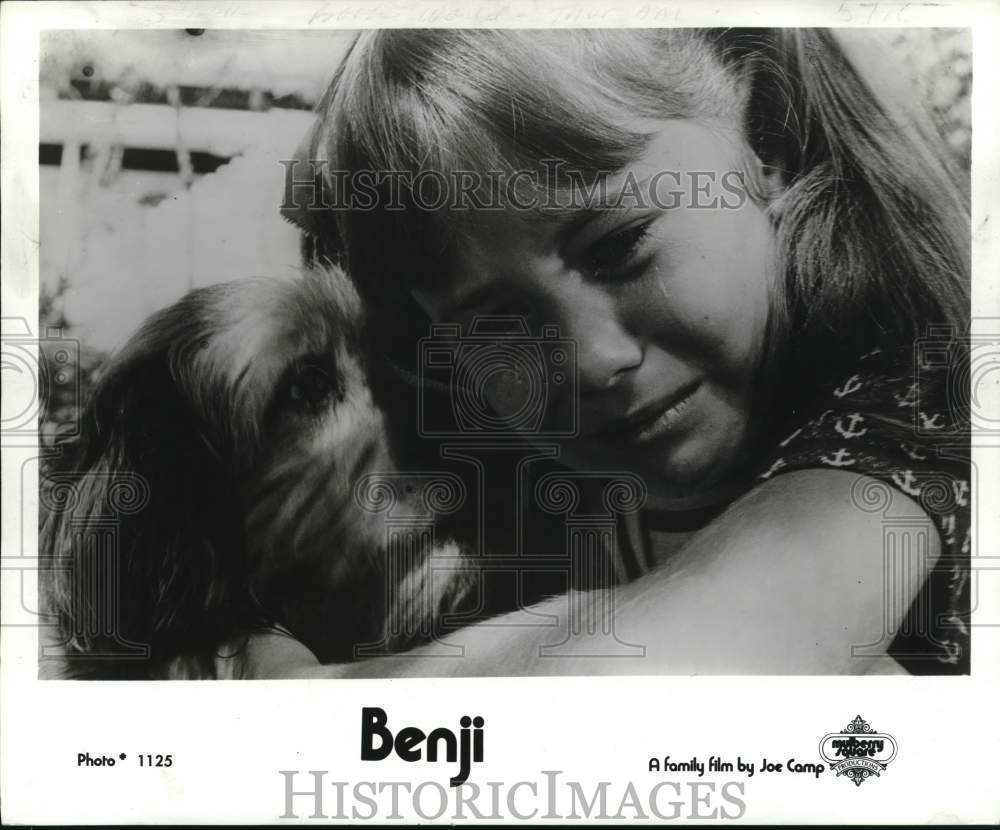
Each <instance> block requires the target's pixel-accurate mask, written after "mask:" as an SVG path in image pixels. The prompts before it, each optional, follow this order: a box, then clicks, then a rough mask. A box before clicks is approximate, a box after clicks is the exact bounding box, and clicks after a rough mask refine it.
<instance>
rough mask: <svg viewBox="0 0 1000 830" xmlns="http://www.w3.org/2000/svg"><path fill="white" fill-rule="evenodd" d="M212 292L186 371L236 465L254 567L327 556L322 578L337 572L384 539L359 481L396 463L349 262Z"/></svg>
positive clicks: (208, 432)
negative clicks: (363, 505) (375, 391)
mask: <svg viewBox="0 0 1000 830" xmlns="http://www.w3.org/2000/svg"><path fill="white" fill-rule="evenodd" d="M204 300H205V302H201V303H200V304H201V306H202V307H201V313H202V315H203V319H204V325H203V326H202V329H203V330H202V332H201V333H200V335H199V337H198V338H197V339H196V340H195V341H194V342H189V343H187V344H185V345H184V347H183V348H182V349H178V350H177V358H176V361H175V372H176V374H177V376H178V377H182V378H183V380H182V381H181V382H180V384H179V385H180V387H181V388H183V389H185V390H187V391H188V393H189V394H190V395H191V400H192V405H193V408H194V410H195V415H196V417H197V418H198V419H200V421H201V422H202V423H203V424H204V426H205V438H206V440H207V441H208V442H210V443H211V444H213V445H214V446H213V449H214V451H216V452H217V453H219V455H220V456H221V457H222V458H223V459H224V463H225V464H226V466H228V467H229V468H230V469H232V470H233V471H234V473H235V474H236V475H235V478H236V482H235V483H236V485H237V487H238V488H239V493H240V497H241V499H242V501H243V503H244V505H245V515H246V520H247V523H246V531H247V545H248V552H249V554H250V557H251V564H252V566H253V568H254V571H255V575H256V576H258V577H259V578H260V579H262V580H267V579H270V578H271V577H272V576H273V575H274V574H276V573H281V572H285V571H290V570H293V569H295V568H298V567H301V566H303V565H308V567H310V568H314V567H315V563H316V562H318V561H320V562H322V568H323V569H324V572H323V573H322V574H321V573H314V577H317V578H319V577H322V578H324V579H325V580H327V582H328V584H329V583H333V582H336V581H338V580H339V579H341V578H342V577H343V576H344V575H345V572H348V571H354V570H356V568H357V563H356V562H355V561H353V560H354V559H355V558H356V557H357V556H358V555H361V554H363V553H365V550H364V549H365V548H366V547H367V546H371V545H377V544H378V543H379V541H380V540H381V538H382V537H383V529H382V525H381V523H380V522H379V521H377V517H376V515H375V514H373V513H369V512H366V511H364V510H361V509H360V507H359V505H358V503H357V494H356V488H357V485H358V483H359V482H360V481H361V480H362V478H364V477H365V476H366V475H368V474H371V473H388V472H391V471H392V470H393V469H394V465H393V461H392V458H391V456H390V452H389V441H388V436H387V434H386V428H385V422H384V418H383V413H382V411H381V409H380V408H378V407H377V406H376V404H375V401H374V400H373V397H372V390H371V384H370V383H369V377H368V366H367V359H366V341H365V337H364V331H363V325H364V320H363V315H362V312H361V306H360V301H359V300H358V297H357V295H356V293H355V292H354V290H353V288H352V287H351V285H350V283H349V282H348V281H347V279H346V278H345V277H344V276H343V275H342V274H340V273H339V272H320V273H309V274H307V275H305V276H304V277H303V278H302V279H300V280H298V281H295V282H278V281H270V280H245V281H241V282H236V283H230V284H228V285H226V286H223V287H221V288H220V289H219V290H218V291H217V292H215V293H213V294H210V295H208V296H206V297H205V298H204ZM321 552H325V554H326V555H323V556H320V555H319V554H320V553H321Z"/></svg>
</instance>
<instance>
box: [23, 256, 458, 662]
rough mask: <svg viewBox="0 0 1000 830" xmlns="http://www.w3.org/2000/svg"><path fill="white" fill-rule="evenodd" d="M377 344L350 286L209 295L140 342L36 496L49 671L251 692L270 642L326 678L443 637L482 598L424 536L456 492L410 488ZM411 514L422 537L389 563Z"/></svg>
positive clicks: (450, 547) (291, 286) (309, 278)
mask: <svg viewBox="0 0 1000 830" xmlns="http://www.w3.org/2000/svg"><path fill="white" fill-rule="evenodd" d="M368 342H369V340H368V338H367V336H366V331H365V321H364V316H363V314H362V308H361V302H360V300H359V298H358V296H357V294H356V293H355V291H354V289H353V287H352V286H351V284H350V282H349V281H348V279H347V278H346V277H345V276H344V275H343V274H342V273H340V272H339V271H336V270H327V271H316V272H309V273H307V274H305V275H304V276H303V277H302V278H300V279H298V280H295V281H292V282H283V281H277V280H268V279H252V280H241V281H237V282H233V283H227V284H222V285H216V286H212V287H209V288H203V289H198V290H195V291H192V292H191V293H189V294H188V295H187V296H185V297H184V298H183V299H181V300H180V301H179V302H177V303H176V304H175V305H173V306H171V307H170V308H167V309H166V310H164V311H161V312H160V313H158V314H156V315H154V316H153V317H151V318H150V319H149V320H148V321H147V322H146V323H145V324H144V325H143V327H142V328H141V329H140V331H139V332H138V333H137V334H136V335H135V336H134V337H133V338H132V339H131V340H130V341H129V342H128V344H127V345H125V346H124V348H123V349H122V350H121V351H120V353H118V354H117V355H116V356H114V357H113V358H112V359H111V361H110V362H109V363H108V365H107V366H106V367H105V369H104V372H103V375H102V377H101V379H100V381H99V383H98V385H97V388H96V390H95V392H94V395H93V397H92V400H91V401H90V402H89V405H88V407H87V409H86V411H85V413H84V416H83V420H82V424H81V429H80V438H79V440H77V441H76V442H75V444H73V445H71V446H68V447H66V448H65V449H64V451H63V456H62V458H60V460H59V461H58V463H57V464H56V465H55V467H54V469H53V470H52V471H50V472H48V473H46V474H45V475H43V477H42V490H41V502H42V511H41V512H42V526H41V552H42V556H43V559H44V560H45V561H46V562H47V566H46V568H45V570H44V572H43V583H42V584H43V591H42V597H43V610H44V611H46V612H47V613H48V614H50V615H52V618H53V619H54V620H55V622H56V625H55V628H54V631H55V634H56V636H55V641H53V642H52V643H50V644H49V646H48V647H47V648H46V650H45V654H50V655H51V654H54V655H56V658H57V659H56V665H57V666H58V670H57V671H53V670H52V669H51V668H50V669H49V671H48V673H49V674H58V675H61V676H67V675H68V676H76V677H104V678H165V677H215V676H218V675H219V674H220V673H224V674H225V675H226V676H232V675H233V674H235V675H236V676H239V675H240V669H239V667H238V666H239V659H240V653H241V652H240V645H241V643H243V642H245V639H246V637H247V636H248V635H249V634H250V633H252V632H254V631H259V630H265V629H278V630H284V631H286V632H288V633H290V634H291V635H292V636H294V637H295V638H297V639H298V640H300V641H301V642H302V643H304V644H305V645H306V646H308V647H309V648H310V649H311V650H312V651H313V653H314V654H315V655H316V656H317V657H318V658H319V659H320V660H322V661H324V662H341V661H346V660H351V659H355V658H356V657H357V656H358V655H359V651H358V646H359V645H363V644H368V645H369V649H368V653H378V652H391V651H398V650H402V649H405V648H406V647H408V646H410V645H412V644H414V643H416V642H418V641H420V640H422V639H427V638H428V637H431V636H434V631H435V627H434V621H435V620H437V621H440V620H441V619H443V618H444V616H446V614H447V613H448V612H449V611H453V610H454V609H455V608H456V607H457V604H458V600H459V598H460V597H467V596H468V595H469V589H470V587H471V585H472V582H471V578H470V577H469V576H468V570H467V569H466V568H464V566H463V564H462V562H463V560H462V557H461V556H460V555H459V552H458V548H457V547H456V546H455V545H454V544H446V545H437V544H436V543H435V542H433V541H432V537H433V535H434V534H433V532H430V531H428V518H427V517H428V515H432V514H433V512H434V510H435V509H444V510H447V509H450V508H449V506H448V505H449V504H450V503H451V502H453V501H454V499H452V498H451V496H452V495H454V494H453V493H452V494H448V493H445V494H444V496H443V497H442V493H441V488H442V487H444V489H445V490H447V489H448V488H449V487H450V486H451V485H452V484H453V483H454V482H453V481H452V480H451V479H449V477H448V474H447V473H444V474H442V475H440V476H438V477H437V478H436V479H434V481H432V482H431V484H430V485H428V476H426V475H424V476H420V475H414V476H412V477H411V478H409V479H408V478H407V477H406V476H405V475H404V474H399V473H397V472H396V466H395V464H394V460H393V451H392V448H391V447H390V442H389V440H388V438H387V429H386V420H385V417H384V408H383V407H381V406H379V405H378V403H377V400H376V396H375V395H374V393H373V386H372V383H371V382H370V371H369V368H368V367H369V361H368V359H367V354H366V352H367V348H368V347H367V346H366V344H367V343H368ZM430 478H434V477H433V476H431V477H430ZM435 487H436V488H437V491H436V492H435V491H434V488H435ZM429 488H430V489H429ZM400 516H403V517H404V519H405V517H406V516H410V517H413V522H411V524H412V525H413V526H414V527H416V528H418V531H417V533H416V535H415V536H414V535H412V534H411V536H410V537H408V538H407V539H404V540H403V541H402V542H401V543H399V544H396V545H393V544H389V543H388V542H387V540H388V539H389V537H388V535H387V533H388V532H389V530H390V528H389V524H390V522H387V517H391V518H392V520H393V521H395V522H396V524H397V525H398V523H399V517H400ZM431 521H432V520H431ZM404 524H405V521H404ZM414 539H416V542H414V541H413V540H414ZM220 660H223V661H227V662H226V666H227V668H225V669H220V668H219V666H220V663H219V661H220ZM228 661H236V663H235V665H237V669H236V670H235V672H234V671H233V665H234V663H232V662H228ZM42 662H43V674H45V673H46V670H45V668H44V666H45V662H46V661H45V660H43V661H42Z"/></svg>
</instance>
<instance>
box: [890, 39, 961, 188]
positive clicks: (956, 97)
mask: <svg viewBox="0 0 1000 830" xmlns="http://www.w3.org/2000/svg"><path fill="white" fill-rule="evenodd" d="M895 45H896V46H897V48H898V49H899V50H900V53H901V55H902V58H903V62H904V64H905V65H906V67H907V68H908V69H909V71H910V73H911V75H912V77H913V80H914V83H916V84H917V87H918V89H917V94H918V97H919V98H921V99H923V100H924V101H925V103H926V105H927V108H928V109H929V110H930V113H931V117H932V118H933V119H934V121H935V122H936V124H937V127H938V129H939V130H940V131H941V134H942V136H943V137H944V140H945V141H946V142H947V144H948V147H949V148H950V149H951V151H952V153H954V157H955V161H956V162H957V163H958V165H959V166H960V168H961V169H964V170H968V169H969V167H970V164H971V153H972V36H971V34H970V33H969V31H968V30H967V29H913V30H906V31H902V32H900V33H899V34H898V35H897V36H896V38H895Z"/></svg>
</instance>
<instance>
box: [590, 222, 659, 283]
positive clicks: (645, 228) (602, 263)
mask: <svg viewBox="0 0 1000 830" xmlns="http://www.w3.org/2000/svg"><path fill="white" fill-rule="evenodd" d="M652 223H653V220H652V219H649V220H647V221H645V222H642V223H641V224H638V225H630V226H629V227H627V228H624V229H622V230H617V231H615V232H613V233H610V234H608V235H607V236H605V237H602V238H601V239H599V240H598V241H597V242H595V243H594V244H593V245H591V246H590V247H589V248H587V249H586V250H585V251H584V252H583V255H582V257H581V260H582V261H581V266H582V268H583V269H584V270H585V271H586V272H587V273H588V274H590V276H591V277H593V278H594V279H596V280H599V281H601V280H604V281H610V282H623V281H625V280H627V279H628V278H630V277H633V276H635V275H636V274H637V273H638V271H639V269H638V266H640V265H641V264H642V260H641V259H640V258H639V256H638V254H639V250H640V248H641V247H642V243H643V242H644V241H645V239H646V237H647V236H648V234H649V228H650V225H652Z"/></svg>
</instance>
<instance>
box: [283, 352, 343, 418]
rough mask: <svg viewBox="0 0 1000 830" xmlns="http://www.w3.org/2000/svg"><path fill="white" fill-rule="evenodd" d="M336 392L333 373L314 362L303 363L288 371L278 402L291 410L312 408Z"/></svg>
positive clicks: (329, 398) (336, 393)
mask: <svg viewBox="0 0 1000 830" xmlns="http://www.w3.org/2000/svg"><path fill="white" fill-rule="evenodd" d="M338 393H339V390H338V388H337V382H336V375H335V374H331V373H330V371H329V370H328V369H326V368H324V367H323V366H320V365H318V364H316V363H304V364H301V365H299V366H296V367H295V368H294V369H293V370H292V371H291V372H290V374H289V376H288V378H287V380H286V381H285V383H284V384H283V388H282V390H281V394H280V404H281V405H282V406H283V407H285V408H287V409H292V410H313V409H317V408H318V407H320V406H322V405H323V404H325V403H327V402H329V401H330V400H331V399H333V398H334V397H335V396H336V395H338Z"/></svg>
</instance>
